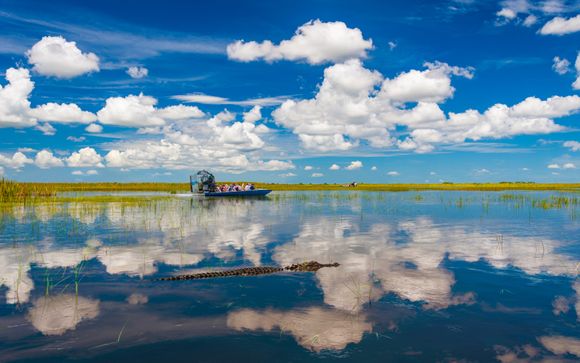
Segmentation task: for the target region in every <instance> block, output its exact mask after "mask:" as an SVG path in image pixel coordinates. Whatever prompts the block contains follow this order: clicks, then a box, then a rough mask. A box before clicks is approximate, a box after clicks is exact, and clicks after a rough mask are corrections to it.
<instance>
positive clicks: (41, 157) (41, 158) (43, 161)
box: [34, 150, 64, 169]
mask: <svg viewBox="0 0 580 363" xmlns="http://www.w3.org/2000/svg"><path fill="white" fill-rule="evenodd" d="M34 165H36V166H38V167H39V168H41V169H49V168H53V167H59V166H64V163H63V162H62V160H61V159H59V158H57V157H56V156H54V155H53V153H52V152H50V151H48V150H42V151H39V152H38V153H37V154H36V157H35V158H34Z"/></svg>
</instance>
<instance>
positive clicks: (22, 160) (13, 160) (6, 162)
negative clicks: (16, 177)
mask: <svg viewBox="0 0 580 363" xmlns="http://www.w3.org/2000/svg"><path fill="white" fill-rule="evenodd" d="M33 162H34V161H33V160H32V159H30V158H28V157H27V156H26V155H24V154H23V153H22V152H20V151H17V152H15V153H14V154H12V156H6V155H3V154H0V165H1V166H5V167H7V168H11V169H20V168H22V167H24V166H25V165H26V164H32V163H33Z"/></svg>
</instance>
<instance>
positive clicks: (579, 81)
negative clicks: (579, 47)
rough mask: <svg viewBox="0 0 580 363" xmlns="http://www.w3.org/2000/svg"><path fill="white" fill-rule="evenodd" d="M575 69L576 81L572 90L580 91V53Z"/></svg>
mask: <svg viewBox="0 0 580 363" xmlns="http://www.w3.org/2000/svg"><path fill="white" fill-rule="evenodd" d="M574 67H575V68H576V81H574V83H572V88H574V89H578V90H580V53H578V56H576V62H575V64H574Z"/></svg>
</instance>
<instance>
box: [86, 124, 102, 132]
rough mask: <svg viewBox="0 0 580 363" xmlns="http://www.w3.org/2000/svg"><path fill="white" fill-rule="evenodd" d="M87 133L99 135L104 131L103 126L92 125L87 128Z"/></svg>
mask: <svg viewBox="0 0 580 363" xmlns="http://www.w3.org/2000/svg"><path fill="white" fill-rule="evenodd" d="M85 131H86V132H90V133H92V134H98V133H100V132H102V131H103V126H101V125H99V124H95V123H92V124H90V125H89V126H87V127H85Z"/></svg>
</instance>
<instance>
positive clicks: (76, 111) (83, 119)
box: [30, 102, 97, 124]
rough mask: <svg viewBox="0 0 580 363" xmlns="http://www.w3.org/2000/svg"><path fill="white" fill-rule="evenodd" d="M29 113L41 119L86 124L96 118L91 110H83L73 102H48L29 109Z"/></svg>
mask: <svg viewBox="0 0 580 363" xmlns="http://www.w3.org/2000/svg"><path fill="white" fill-rule="evenodd" d="M30 115H31V116H33V117H36V118H37V119H39V120H42V121H49V122H59V123H83V124H88V123H91V122H94V121H96V120H97V116H96V115H95V114H93V113H92V112H88V111H83V110H81V109H80V107H79V106H77V105H75V104H74V103H61V104H58V103H53V102H49V103H46V104H44V105H40V106H38V107H36V108H34V109H32V110H31V111H30Z"/></svg>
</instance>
